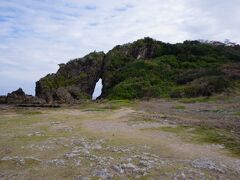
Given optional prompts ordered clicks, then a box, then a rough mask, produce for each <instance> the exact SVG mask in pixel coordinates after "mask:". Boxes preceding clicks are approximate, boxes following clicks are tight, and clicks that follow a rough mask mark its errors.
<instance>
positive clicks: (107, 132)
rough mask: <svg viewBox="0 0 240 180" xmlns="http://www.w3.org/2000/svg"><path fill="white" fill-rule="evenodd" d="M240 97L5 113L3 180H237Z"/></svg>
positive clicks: (1, 109) (1, 122)
mask: <svg viewBox="0 0 240 180" xmlns="http://www.w3.org/2000/svg"><path fill="white" fill-rule="evenodd" d="M239 102H240V97H239V96H238V95H236V96H234V97H229V96H217V97H216V96H214V97H211V98H185V99H181V100H171V99H162V100H158V99H151V100H145V101H107V100H104V101H98V102H95V103H92V102H85V103H83V104H81V105H74V106H70V107H69V106H67V107H61V108H55V109H49V108H17V107H14V106H10V105H1V106H0V114H1V116H0V131H1V133H0V179H3V180H4V179H24V180H25V179H41V180H42V179H82V180H87V179H228V180H229V179H232V180H236V179H238V177H239V176H240V158H239V157H240V139H239V138H240V135H239V130H240V128H239V127H240V116H239V115H240V114H239V113H240V112H239V109H240V104H239Z"/></svg>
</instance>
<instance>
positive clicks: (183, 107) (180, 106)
mask: <svg viewBox="0 0 240 180" xmlns="http://www.w3.org/2000/svg"><path fill="white" fill-rule="evenodd" d="M174 109H178V110H184V109H186V107H185V106H182V105H178V106H174Z"/></svg>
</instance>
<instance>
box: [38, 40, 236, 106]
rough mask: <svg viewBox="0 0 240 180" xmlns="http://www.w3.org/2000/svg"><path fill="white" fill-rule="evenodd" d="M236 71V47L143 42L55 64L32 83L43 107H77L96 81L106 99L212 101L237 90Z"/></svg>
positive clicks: (222, 44) (201, 42)
mask: <svg viewBox="0 0 240 180" xmlns="http://www.w3.org/2000/svg"><path fill="white" fill-rule="evenodd" d="M239 69H240V46H239V45H237V44H224V43H221V42H208V41H184V42H183V43H177V44H169V43H164V42H161V41H157V40H154V39H151V38H144V39H140V40H137V41H135V42H133V43H129V44H124V45H118V46H116V47H114V48H113V49H112V50H110V51H109V52H107V53H106V54H105V53H103V52H93V53H90V54H89V55H86V56H85V57H83V58H79V59H75V60H71V61H69V62H68V63H67V64H60V68H59V70H58V71H57V73H55V74H49V75H47V76H46V77H43V78H42V79H40V80H39V81H38V82H37V83H36V96H37V97H39V98H43V99H45V100H46V101H47V102H48V103H52V102H57V103H77V102H81V101H83V100H86V99H90V98H91V96H92V93H93V90H94V87H95V84H96V82H97V81H98V80H99V78H102V82H103V92H102V95H101V97H102V98H107V99H140V98H163V97H173V98H176V97H177V98H182V97H199V96H211V95H213V94H219V93H222V92H228V91H229V90H230V89H233V88H236V87H237V88H239V84H240V82H239V79H240V71H239Z"/></svg>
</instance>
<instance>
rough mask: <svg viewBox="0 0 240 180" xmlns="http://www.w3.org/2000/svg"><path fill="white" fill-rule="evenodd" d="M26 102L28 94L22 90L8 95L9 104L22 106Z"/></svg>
mask: <svg viewBox="0 0 240 180" xmlns="http://www.w3.org/2000/svg"><path fill="white" fill-rule="evenodd" d="M25 100H26V94H25V92H24V91H23V90H22V88H19V89H18V90H16V91H13V92H11V93H8V95H7V103H8V104H20V103H23V102H24V101H25Z"/></svg>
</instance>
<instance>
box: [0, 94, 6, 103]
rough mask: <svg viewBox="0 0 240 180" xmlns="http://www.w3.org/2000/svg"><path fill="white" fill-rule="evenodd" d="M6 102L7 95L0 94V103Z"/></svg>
mask: <svg viewBox="0 0 240 180" xmlns="http://www.w3.org/2000/svg"><path fill="white" fill-rule="evenodd" d="M6 103H7V96H0V104H6Z"/></svg>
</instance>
